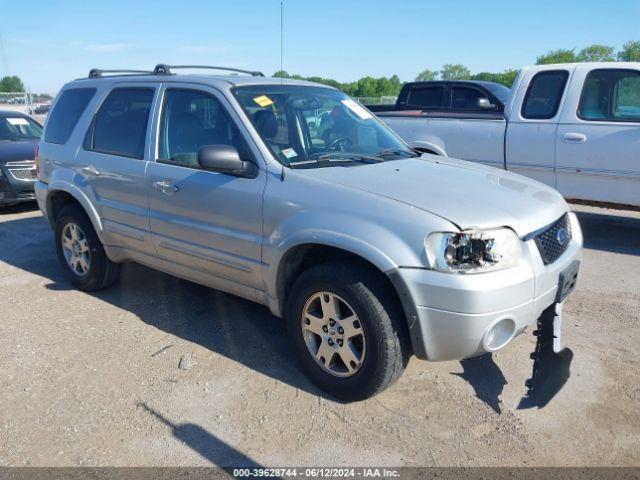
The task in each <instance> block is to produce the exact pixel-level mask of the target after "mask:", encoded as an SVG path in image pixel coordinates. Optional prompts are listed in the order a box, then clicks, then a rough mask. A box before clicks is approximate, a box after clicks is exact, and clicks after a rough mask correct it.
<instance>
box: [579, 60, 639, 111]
mask: <svg viewBox="0 0 640 480" xmlns="http://www.w3.org/2000/svg"><path fill="white" fill-rule="evenodd" d="M578 116H579V117H580V118H581V119H583V120H591V121H611V122H640V72H638V71H636V70H621V69H615V70H614V69H602V70H593V71H592V72H589V74H588V75H587V78H586V80H585V83H584V87H583V89H582V96H581V97H580V105H579V106H578Z"/></svg>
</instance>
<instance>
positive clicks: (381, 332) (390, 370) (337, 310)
mask: <svg viewBox="0 0 640 480" xmlns="http://www.w3.org/2000/svg"><path fill="white" fill-rule="evenodd" d="M402 322H405V320H404V318H403V315H402V310H401V308H399V306H398V304H397V301H395V299H394V298H393V297H392V296H391V295H389V288H388V285H387V284H386V283H385V282H384V279H383V278H381V274H380V273H379V272H375V271H372V269H370V268H368V267H366V266H363V265H361V264H358V263H356V262H347V263H341V264H338V263H329V264H323V265H318V266H315V267H312V268H311V269H309V270H307V271H306V272H304V273H302V274H301V275H300V276H299V277H298V278H297V279H296V281H295V283H294V285H293V287H292V289H291V293H290V295H289V298H288V307H287V329H288V333H289V338H290V339H291V343H292V345H293V349H294V352H295V354H296V356H297V357H298V359H299V361H300V364H301V367H302V369H303V371H304V372H305V373H306V375H307V376H308V377H309V378H310V379H311V381H312V382H314V383H315V384H316V385H317V386H319V387H320V388H322V389H323V390H325V391H326V392H328V393H330V394H331V395H333V396H334V397H336V398H339V399H341V400H345V401H353V400H362V399H365V398H368V397H371V396H373V395H375V394H377V393H378V392H380V391H382V390H384V389H385V388H387V387H388V386H389V385H391V384H392V383H393V382H394V381H395V380H397V379H398V377H399V376H400V375H401V374H402V372H403V371H404V367H405V365H406V363H407V361H408V358H409V353H410V348H409V343H408V336H407V334H406V326H405V325H403V323H402Z"/></svg>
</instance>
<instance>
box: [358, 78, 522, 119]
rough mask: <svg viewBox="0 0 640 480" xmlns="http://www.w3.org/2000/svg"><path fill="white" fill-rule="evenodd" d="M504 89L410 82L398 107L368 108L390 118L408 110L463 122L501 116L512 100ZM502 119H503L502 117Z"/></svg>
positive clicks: (473, 83) (474, 83)
mask: <svg viewBox="0 0 640 480" xmlns="http://www.w3.org/2000/svg"><path fill="white" fill-rule="evenodd" d="M509 95H510V90H509V89H508V88H507V87H505V86H504V85H500V84H499V83H494V82H484V81H479V80H439V81H429V82H408V83H405V84H404V85H403V86H402V90H400V95H398V99H397V100H396V103H395V105H366V107H367V108H368V109H369V110H370V111H372V112H376V113H378V112H380V113H385V114H390V113H391V112H403V115H406V114H407V113H406V112H407V111H408V110H413V111H414V112H415V113H414V114H418V112H420V113H421V114H424V115H425V116H426V115H428V114H429V113H438V114H440V115H447V114H452V116H453V118H456V114H463V115H462V116H461V117H460V118H467V117H468V116H471V117H473V116H476V115H484V114H489V115H491V114H493V115H496V114H498V115H499V114H500V113H502V112H504V106H505V104H506V103H507V101H508V100H509ZM498 118H499V117H498Z"/></svg>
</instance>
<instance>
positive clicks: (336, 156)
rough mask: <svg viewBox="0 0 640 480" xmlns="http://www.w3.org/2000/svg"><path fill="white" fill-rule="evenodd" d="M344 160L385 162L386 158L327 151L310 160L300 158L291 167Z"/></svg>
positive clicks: (321, 164) (319, 164)
mask: <svg viewBox="0 0 640 480" xmlns="http://www.w3.org/2000/svg"><path fill="white" fill-rule="evenodd" d="M342 162H362V163H380V162H384V158H381V157H378V156H374V155H361V154H359V153H341V152H336V153H327V154H325V155H320V156H319V157H318V158H311V159H309V160H300V161H298V162H290V163H289V167H291V168H296V167H305V166H308V165H318V166H323V165H331V164H332V163H342Z"/></svg>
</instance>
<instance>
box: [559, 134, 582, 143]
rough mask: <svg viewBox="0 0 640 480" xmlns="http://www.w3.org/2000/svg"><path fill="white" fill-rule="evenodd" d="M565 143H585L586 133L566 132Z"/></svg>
mask: <svg viewBox="0 0 640 480" xmlns="http://www.w3.org/2000/svg"><path fill="white" fill-rule="evenodd" d="M562 141H563V142H564V143H585V142H586V141H587V136H586V135H585V134H584V133H565V134H564V135H563V136H562Z"/></svg>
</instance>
